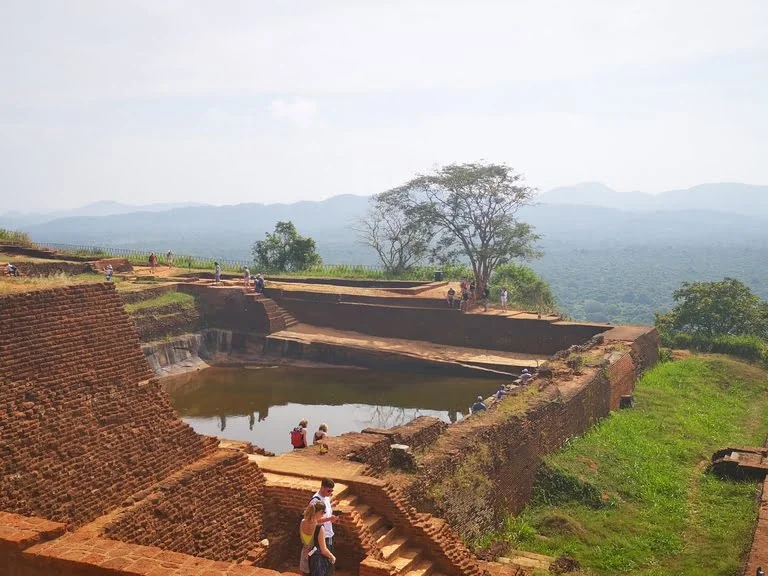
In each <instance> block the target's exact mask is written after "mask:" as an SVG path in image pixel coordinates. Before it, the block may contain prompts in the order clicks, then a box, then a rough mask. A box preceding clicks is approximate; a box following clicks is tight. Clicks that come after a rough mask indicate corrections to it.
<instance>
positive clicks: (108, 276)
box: [104, 264, 112, 282]
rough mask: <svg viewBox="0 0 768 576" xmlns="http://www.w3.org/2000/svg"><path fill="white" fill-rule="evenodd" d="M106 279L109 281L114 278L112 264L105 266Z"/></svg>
mask: <svg viewBox="0 0 768 576" xmlns="http://www.w3.org/2000/svg"><path fill="white" fill-rule="evenodd" d="M104 280H106V281H107V282H109V281H110V280H112V264H107V267H106V268H104Z"/></svg>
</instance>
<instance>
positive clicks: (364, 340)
mask: <svg viewBox="0 0 768 576" xmlns="http://www.w3.org/2000/svg"><path fill="white" fill-rule="evenodd" d="M267 340H268V341H272V346H274V345H275V344H274V343H275V341H283V342H286V341H290V342H295V343H298V344H301V345H304V346H307V347H311V346H313V345H326V346H336V347H341V348H344V349H347V350H350V351H355V350H358V351H366V352H371V353H373V352H376V353H379V354H384V355H389V356H393V355H394V356H402V357H403V358H408V359H415V360H420V361H426V362H431V363H437V364H444V363H451V364H459V365H464V366H472V367H476V368H480V369H483V370H487V371H493V372H495V374H493V375H494V376H500V375H501V376H503V375H518V374H519V373H520V372H521V371H522V369H523V368H529V369H535V368H537V367H538V366H539V365H540V364H541V363H543V362H544V361H545V360H546V359H547V356H546V355H543V354H538V355H537V354H524V353H521V352H504V351H498V350H483V349H479V348H465V347H460V346H448V345H444V344H435V343H432V342H426V341H421V340H420V341H416V340H406V339H401V338H386V337H382V336H372V335H370V334H363V333H361V332H352V331H347V330H337V329H334V328H328V327H318V326H312V325H309V324H297V325H295V326H292V327H291V328H290V329H288V330H282V331H280V332H275V333H274V334H271V335H269V336H268V337H267Z"/></svg>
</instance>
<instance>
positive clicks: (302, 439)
mask: <svg viewBox="0 0 768 576" xmlns="http://www.w3.org/2000/svg"><path fill="white" fill-rule="evenodd" d="M308 424H309V422H307V421H306V420H302V421H301V422H299V425H298V426H296V428H294V429H293V430H291V446H293V449H294V450H300V449H302V448H306V447H307V445H308V442H307V425H308Z"/></svg>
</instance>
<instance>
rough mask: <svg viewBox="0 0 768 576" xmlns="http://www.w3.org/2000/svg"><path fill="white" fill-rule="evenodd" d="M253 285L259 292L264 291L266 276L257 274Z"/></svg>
mask: <svg viewBox="0 0 768 576" xmlns="http://www.w3.org/2000/svg"><path fill="white" fill-rule="evenodd" d="M253 287H254V289H255V290H256V292H257V293H258V294H261V293H262V292H264V276H262V275H261V274H256V278H255V280H254V281H253Z"/></svg>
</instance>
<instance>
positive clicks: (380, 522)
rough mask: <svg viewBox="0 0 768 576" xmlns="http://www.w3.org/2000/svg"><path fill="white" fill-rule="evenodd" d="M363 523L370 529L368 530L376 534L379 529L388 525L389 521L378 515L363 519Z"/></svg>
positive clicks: (370, 515)
mask: <svg viewBox="0 0 768 576" xmlns="http://www.w3.org/2000/svg"><path fill="white" fill-rule="evenodd" d="M363 522H365V525H366V526H367V527H368V530H370V531H371V532H375V531H376V530H377V529H378V528H380V527H382V526H384V525H386V523H387V521H386V520H385V519H384V518H382V517H381V516H379V515H378V514H369V515H368V516H366V517H365V518H363Z"/></svg>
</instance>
